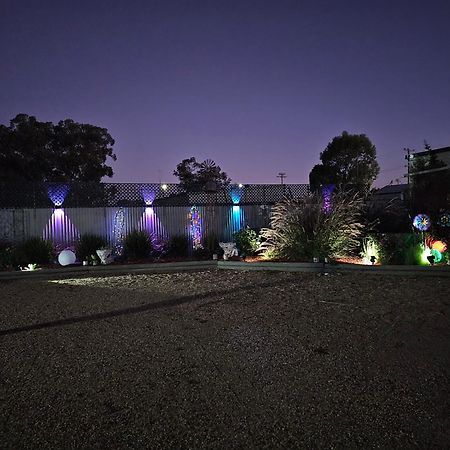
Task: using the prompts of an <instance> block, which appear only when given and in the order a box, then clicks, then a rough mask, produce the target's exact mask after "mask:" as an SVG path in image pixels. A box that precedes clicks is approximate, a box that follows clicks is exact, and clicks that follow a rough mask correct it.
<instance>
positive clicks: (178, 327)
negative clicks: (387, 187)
mask: <svg viewBox="0 0 450 450" xmlns="http://www.w3.org/2000/svg"><path fill="white" fill-rule="evenodd" d="M449 318H450V278H434V277H433V278H423V279H422V278H421V277H420V276H386V275H370V274H369V275H366V274H343V275H340V274H333V275H328V276H325V275H321V274H320V275H319V274H314V273H299V272H296V273H283V272H233V271H218V270H208V271H203V272H186V273H171V274H152V275H127V276H116V277H103V278H78V279H69V280H57V281H56V280H55V281H50V282H49V281H36V280H35V281H31V280H28V281H8V282H6V281H3V282H1V283H0V447H1V448H10V449H19V448H152V449H154V448H177V449H178V448H223V449H233V448H246V449H249V448H270V449H273V448H287V449H292V448H307V449H310V448H345V449H349V448H430V447H435V448H448V447H449V446H450V383H449V376H450V320H449Z"/></svg>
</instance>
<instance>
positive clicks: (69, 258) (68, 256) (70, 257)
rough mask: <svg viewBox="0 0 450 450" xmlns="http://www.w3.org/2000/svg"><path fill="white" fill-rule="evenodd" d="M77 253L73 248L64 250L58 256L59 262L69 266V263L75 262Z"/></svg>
mask: <svg viewBox="0 0 450 450" xmlns="http://www.w3.org/2000/svg"><path fill="white" fill-rule="evenodd" d="M76 259H77V258H76V256H75V253H74V252H72V251H71V250H63V251H62V252H61V253H60V254H59V256H58V262H59V263H60V264H61V265H62V266H68V265H69V264H74V263H75V261H76Z"/></svg>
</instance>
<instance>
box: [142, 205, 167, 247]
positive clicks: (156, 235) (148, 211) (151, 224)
mask: <svg viewBox="0 0 450 450" xmlns="http://www.w3.org/2000/svg"><path fill="white" fill-rule="evenodd" d="M141 229H142V230H145V231H147V233H148V234H149V235H150V237H151V239H152V243H153V244H155V243H156V242H157V241H159V239H160V238H162V237H163V236H164V230H163V227H162V225H161V222H160V221H159V219H158V217H157V216H156V212H155V210H154V209H153V207H152V206H146V207H145V210H144V213H143V214H142V219H141Z"/></svg>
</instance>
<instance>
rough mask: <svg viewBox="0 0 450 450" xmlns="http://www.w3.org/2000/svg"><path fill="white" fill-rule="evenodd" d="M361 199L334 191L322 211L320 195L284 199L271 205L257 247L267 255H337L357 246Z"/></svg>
mask: <svg viewBox="0 0 450 450" xmlns="http://www.w3.org/2000/svg"><path fill="white" fill-rule="evenodd" d="M362 206H363V203H362V200H361V199H360V197H358V196H357V195H351V196H349V195H346V194H345V193H340V192H337V193H336V194H334V195H333V198H332V204H331V206H330V207H328V208H327V210H326V211H325V209H324V205H323V200H322V196H321V195H320V194H314V195H312V196H310V197H308V198H302V199H295V200H292V199H286V200H283V201H282V202H280V203H278V204H276V205H275V206H274V207H273V210H272V215H271V219H270V228H263V229H262V230H261V238H262V239H261V240H262V243H261V245H260V247H259V250H260V251H262V252H263V255H264V256H265V257H266V258H268V257H270V258H282V259H292V260H295V259H311V258H312V257H313V256H319V257H325V256H326V257H329V258H337V257H341V256H348V255H350V254H352V252H353V251H354V250H355V249H356V248H358V246H359V239H360V237H361V235H362V231H363V228H364V226H363V224H362V223H361V219H362V217H361V216H362Z"/></svg>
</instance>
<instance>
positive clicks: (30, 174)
mask: <svg viewBox="0 0 450 450" xmlns="http://www.w3.org/2000/svg"><path fill="white" fill-rule="evenodd" d="M113 145H114V139H113V138H112V137H111V136H110V134H109V133H108V130H107V129H106V128H100V127H96V126H94V125H89V124H81V123H77V122H74V121H73V120H71V119H66V120H62V121H60V122H58V124H56V125H54V124H53V123H51V122H39V121H38V120H36V118H35V117H33V116H28V115H27V114H18V115H17V116H16V117H15V118H14V119H12V120H11V122H10V125H9V126H8V127H7V126H5V125H0V179H1V180H2V181H33V182H43V181H44V182H47V181H57V182H63V181H65V182H67V181H93V182H100V180H101V178H102V177H104V176H108V177H111V176H112V175H113V171H112V168H111V167H109V166H108V165H106V160H107V158H108V157H110V158H111V159H112V160H114V161H115V160H116V155H115V154H114V153H113V149H112V146H113Z"/></svg>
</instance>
